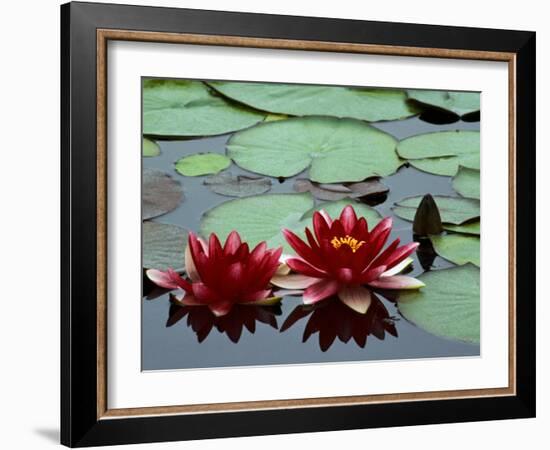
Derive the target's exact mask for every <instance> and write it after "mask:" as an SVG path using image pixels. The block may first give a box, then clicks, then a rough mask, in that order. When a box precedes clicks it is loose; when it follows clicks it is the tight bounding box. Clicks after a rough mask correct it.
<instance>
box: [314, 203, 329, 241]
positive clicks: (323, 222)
mask: <svg viewBox="0 0 550 450" xmlns="http://www.w3.org/2000/svg"><path fill="white" fill-rule="evenodd" d="M321 211H322V212H321ZM321 211H315V212H314V213H313V231H314V232H315V237H316V238H317V242H321V241H322V240H323V239H328V238H329V234H330V226H331V225H332V220H331V221H330V222H327V219H326V218H325V216H324V215H323V213H324V214H325V215H326V216H327V217H328V214H327V213H326V211H323V210H321ZM328 219H330V217H328Z"/></svg>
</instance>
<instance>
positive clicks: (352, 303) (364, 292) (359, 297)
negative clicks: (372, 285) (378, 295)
mask: <svg viewBox="0 0 550 450" xmlns="http://www.w3.org/2000/svg"><path fill="white" fill-rule="evenodd" d="M338 297H339V298H340V300H342V302H343V303H344V304H345V305H347V306H348V307H350V308H351V309H353V310H354V311H356V312H358V313H360V314H366V312H367V311H368V309H369V306H370V304H371V302H372V296H371V292H370V291H369V290H368V289H367V288H366V287H363V286H346V287H344V288H342V289H340V290H339V291H338Z"/></svg>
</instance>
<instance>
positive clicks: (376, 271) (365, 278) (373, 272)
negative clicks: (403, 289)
mask: <svg viewBox="0 0 550 450" xmlns="http://www.w3.org/2000/svg"><path fill="white" fill-rule="evenodd" d="M386 269H387V267H386V266H378V267H373V268H372V269H368V270H367V271H366V272H363V273H362V274H361V277H360V278H359V280H360V282H361V283H365V284H366V283H370V282H371V281H373V280H376V279H378V278H379V277H380V275H382V274H383V273H384V272H385V271H386Z"/></svg>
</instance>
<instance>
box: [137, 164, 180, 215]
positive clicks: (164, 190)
mask: <svg viewBox="0 0 550 450" xmlns="http://www.w3.org/2000/svg"><path fill="white" fill-rule="evenodd" d="M142 183H143V184H142V195H141V217H142V219H143V220H146V219H151V218H153V217H157V216H160V215H162V214H165V213H167V212H168V211H172V210H173V209H176V208H177V206H178V205H179V204H180V203H181V201H182V200H183V192H182V189H181V184H180V183H179V182H178V181H176V180H174V179H173V178H172V177H171V176H170V175H168V174H167V173H165V172H163V171H162V170H157V169H143V179H142Z"/></svg>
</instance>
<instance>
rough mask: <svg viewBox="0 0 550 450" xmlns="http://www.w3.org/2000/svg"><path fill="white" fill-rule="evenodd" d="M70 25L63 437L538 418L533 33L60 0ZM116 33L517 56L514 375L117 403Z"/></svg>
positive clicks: (512, 152)
mask: <svg viewBox="0 0 550 450" xmlns="http://www.w3.org/2000/svg"><path fill="white" fill-rule="evenodd" d="M61 26H62V30H61V31H62V33H61V55H62V68H61V69H62V70H61V74H62V79H61V86H62V89H61V115H62V128H61V142H62V155H61V173H62V180H61V187H62V197H61V201H62V217H61V219H62V220H61V223H62V229H61V242H62V246H61V256H62V257H61V260H62V267H61V269H62V279H61V287H62V299H61V300H62V313H61V350H62V353H61V354H62V361H61V374H62V378H61V388H62V398H61V409H62V414H61V430H62V433H61V441H62V443H63V444H64V445H68V446H71V447H73V446H75V447H79V446H91V445H110V444H124V443H139V442H155V441H174V440H186V439H203V438H213V437H229V436H247V435H265V434H276V433H294V432H314V431H328V430H344V429H354V428H370V427H386V426H401V425H416V424H428V423H445V422H463V421H479V420H492V419H510V418H520V417H522V418H526V417H534V415H535V352H534V348H535V302H534V299H535V271H534V269H533V268H534V265H535V250H534V249H535V177H534V173H535V170H534V168H535V33H532V32H525V31H507V30H492V29H476V28H461V27H445V26H432V25H416V24H402V23H384V22H366V21H355V20H341V19H321V18H309V17H291V16H276V15H263V14H249V13H230V12H215V11H201V10H188V9H170V8H153V7H138V6H124V5H108V4H93V3H78V2H77V3H70V4H66V5H63V6H62V7H61ZM110 40H123V41H144V42H157V43H171V44H177V43H185V44H200V45H213V46H232V47H237V48H238V47H255V48H270V49H291V50H295V51H297V52H300V51H303V50H316V51H323V52H343V53H365V54H381V55H395V56H415V57H416V56H418V57H425V58H435V57H437V58H458V59H473V60H478V59H479V60H490V61H504V62H507V63H508V68H509V105H510V110H509V125H510V127H509V129H510V131H509V152H508V158H509V180H510V192H509V211H510V212H509V214H510V215H509V223H510V226H509V242H508V243H507V245H508V249H509V256H510V267H509V276H510V285H509V299H508V301H509V311H510V317H509V339H510V341H509V384H508V387H506V388H494V389H472V390H462V391H435V392H423V393H410V394H391V393H388V394H382V395H369V396H353V397H325V398H305V399H289V400H273V401H261V402H238V403H223V404H222V403H215V404H206V405H200V406H189V405H187V406H185V405H183V406H182V405H173V406H168V407H166V406H164V407H155V405H151V407H150V408H134V409H109V407H108V405H107V400H106V399H107V395H106V392H107V386H106V383H107V381H106V380H107V376H106V370H107V367H106V365H107V364H106V342H107V339H108V336H107V327H106V317H107V314H108V311H107V308H106V273H107V261H106V259H107V256H106V255H107V253H106V246H107V230H106V204H107V201H108V199H107V193H106V188H105V186H106V170H107V156H106V145H107V144H106V142H107V141H106V136H107V132H108V130H107V119H106V73H107V59H106V52H107V45H106V44H107V42H108V41H110ZM503 245H504V244H503Z"/></svg>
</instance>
